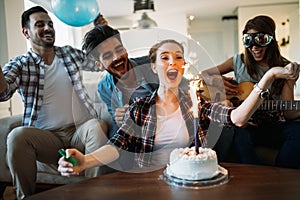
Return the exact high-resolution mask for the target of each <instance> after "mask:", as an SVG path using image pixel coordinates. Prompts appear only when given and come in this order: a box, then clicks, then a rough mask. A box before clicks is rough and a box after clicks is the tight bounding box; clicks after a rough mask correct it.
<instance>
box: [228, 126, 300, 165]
mask: <svg viewBox="0 0 300 200" xmlns="http://www.w3.org/2000/svg"><path fill="white" fill-rule="evenodd" d="M257 145H259V146H266V147H270V148H276V149H279V153H278V155H277V159H276V163H275V165H276V166H279V167H288V168H298V167H299V166H300V122H295V121H288V122H285V123H282V124H275V123H274V124H266V125H260V126H259V127H254V126H248V127H245V128H240V127H235V128H234V136H233V141H232V147H233V149H234V151H235V154H236V156H237V159H238V162H240V163H246V164H261V162H260V160H259V159H258V157H257V155H256V153H255V150H254V147H255V146H257Z"/></svg>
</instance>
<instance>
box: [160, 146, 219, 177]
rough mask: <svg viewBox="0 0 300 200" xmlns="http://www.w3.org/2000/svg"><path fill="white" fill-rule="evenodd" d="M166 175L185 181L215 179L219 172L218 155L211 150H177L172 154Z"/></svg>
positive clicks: (200, 148) (192, 148) (193, 148)
mask: <svg viewBox="0 0 300 200" xmlns="http://www.w3.org/2000/svg"><path fill="white" fill-rule="evenodd" d="M166 173H167V174H168V176H173V177H176V178H179V179H185V180H203V179H210V178H213V177H215V176H216V175H217V174H218V173H219V171H218V159H217V154H216V152H215V151H214V150H212V149H210V148H202V147H199V154H197V152H196V151H195V147H191V148H188V147H186V148H177V149H174V150H173V151H172V152H171V154H170V162H169V164H168V166H167V169H166Z"/></svg>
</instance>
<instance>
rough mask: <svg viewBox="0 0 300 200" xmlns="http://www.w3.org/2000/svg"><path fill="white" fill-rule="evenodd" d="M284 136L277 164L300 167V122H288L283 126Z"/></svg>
mask: <svg viewBox="0 0 300 200" xmlns="http://www.w3.org/2000/svg"><path fill="white" fill-rule="evenodd" d="M283 137H284V138H283V144H282V146H281V148H280V151H279V153H278V155H277V159H276V166H279V167H289V168H298V167H299V166H300V122H295V121H288V122H286V124H285V125H284V127H283Z"/></svg>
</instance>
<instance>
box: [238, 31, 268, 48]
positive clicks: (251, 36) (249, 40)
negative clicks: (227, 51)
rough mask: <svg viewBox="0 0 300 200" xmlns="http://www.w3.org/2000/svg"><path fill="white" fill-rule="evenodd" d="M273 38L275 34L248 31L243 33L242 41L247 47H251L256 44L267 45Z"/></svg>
mask: <svg viewBox="0 0 300 200" xmlns="http://www.w3.org/2000/svg"><path fill="white" fill-rule="evenodd" d="M273 39H274V38H273V36H271V35H269V34H266V33H246V34H244V35H243V38H242V41H243V45H244V46H245V47H246V48H251V47H252V46H254V45H256V46H259V47H265V46H267V45H268V44H270V43H271V42H272V40H273Z"/></svg>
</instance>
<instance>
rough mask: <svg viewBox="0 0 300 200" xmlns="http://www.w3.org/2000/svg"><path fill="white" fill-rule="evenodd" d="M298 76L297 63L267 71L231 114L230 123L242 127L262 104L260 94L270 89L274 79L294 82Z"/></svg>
mask: <svg viewBox="0 0 300 200" xmlns="http://www.w3.org/2000/svg"><path fill="white" fill-rule="evenodd" d="M298 76H299V65H298V64H297V63H290V64H288V65H287V66H285V67H273V68H271V69H270V70H268V71H267V73H266V74H265V75H264V76H263V77H262V79H261V80H260V81H259V82H258V83H257V84H256V87H255V88H254V89H253V90H252V92H251V93H250V95H249V96H248V97H247V98H246V99H245V101H244V102H243V103H242V104H241V105H240V106H238V107H237V108H236V109H234V110H233V111H232V112H231V120H232V122H233V123H234V124H235V125H236V126H244V125H245V124H246V123H247V121H248V120H249V119H250V117H251V116H252V115H253V113H254V112H255V111H256V110H257V108H258V107H259V106H260V105H261V103H262V102H263V100H264V99H263V98H262V97H261V92H262V91H266V90H268V89H270V87H271V85H272V83H273V82H274V80H275V79H279V78H282V79H287V80H295V79H297V78H298Z"/></svg>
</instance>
